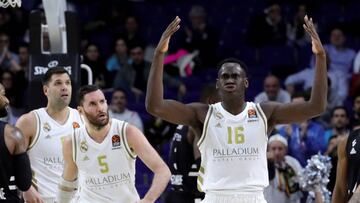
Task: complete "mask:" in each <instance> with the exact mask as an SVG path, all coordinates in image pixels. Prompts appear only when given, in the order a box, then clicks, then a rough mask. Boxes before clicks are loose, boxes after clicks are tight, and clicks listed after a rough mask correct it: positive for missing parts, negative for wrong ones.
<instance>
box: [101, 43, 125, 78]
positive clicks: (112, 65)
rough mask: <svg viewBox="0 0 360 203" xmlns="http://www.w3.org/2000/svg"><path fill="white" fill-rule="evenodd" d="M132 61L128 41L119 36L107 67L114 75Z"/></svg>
mask: <svg viewBox="0 0 360 203" xmlns="http://www.w3.org/2000/svg"><path fill="white" fill-rule="evenodd" d="M130 62H131V60H130V59H129V57H128V48H127V45H126V42H125V40H124V39H123V38H118V39H117V40H116V42H115V53H114V54H113V55H112V56H111V57H110V58H109V59H108V60H107V62H106V68H107V70H108V72H109V73H110V74H111V75H113V74H116V72H117V71H119V70H121V68H123V67H124V66H127V65H129V64H130Z"/></svg>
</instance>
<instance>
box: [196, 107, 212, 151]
mask: <svg viewBox="0 0 360 203" xmlns="http://www.w3.org/2000/svg"><path fill="white" fill-rule="evenodd" d="M212 112H213V107H212V106H209V110H208V112H207V114H206V117H205V122H204V127H203V131H202V134H201V137H200V139H199V141H198V143H197V145H198V147H200V146H201V144H202V143H203V142H204V139H205V137H206V134H207V130H208V125H209V120H210V118H211V115H212Z"/></svg>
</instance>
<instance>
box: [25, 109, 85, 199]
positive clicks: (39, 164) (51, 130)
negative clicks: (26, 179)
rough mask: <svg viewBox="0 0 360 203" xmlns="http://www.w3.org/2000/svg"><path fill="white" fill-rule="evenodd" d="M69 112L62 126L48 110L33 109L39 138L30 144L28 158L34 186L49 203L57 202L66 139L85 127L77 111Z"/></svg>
mask: <svg viewBox="0 0 360 203" xmlns="http://www.w3.org/2000/svg"><path fill="white" fill-rule="evenodd" d="M68 108H69V109H70V111H69V112H70V113H69V117H68V119H67V121H66V122H65V123H64V124H63V125H61V124H59V123H58V122H56V121H55V120H54V119H52V118H51V117H50V116H49V114H48V113H47V112H46V109H45V108H40V109H36V110H34V111H33V112H34V114H35V117H36V121H37V126H36V135H35V137H34V138H33V139H32V141H31V143H30V145H29V151H28V154H29V158H30V162H31V169H32V172H33V185H34V186H35V188H36V189H37V190H38V192H39V193H40V194H41V196H42V197H43V199H44V200H45V201H46V202H54V201H55V197H56V194H57V190H58V184H59V180H60V176H61V175H62V173H63V164H64V161H63V154H62V142H63V139H64V138H65V137H66V136H68V135H70V134H72V133H73V130H74V128H78V127H80V126H81V125H83V121H82V120H81V116H80V114H79V113H78V111H77V110H76V109H72V108H70V107H68Z"/></svg>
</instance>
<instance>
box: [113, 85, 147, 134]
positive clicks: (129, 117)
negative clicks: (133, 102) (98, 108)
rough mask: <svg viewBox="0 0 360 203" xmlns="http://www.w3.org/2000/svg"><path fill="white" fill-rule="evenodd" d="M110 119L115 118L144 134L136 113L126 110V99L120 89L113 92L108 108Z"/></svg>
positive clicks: (141, 123)
mask: <svg viewBox="0 0 360 203" xmlns="http://www.w3.org/2000/svg"><path fill="white" fill-rule="evenodd" d="M109 115H110V118H116V119H119V120H122V121H126V122H129V123H130V124H133V125H135V126H136V127H137V128H138V129H139V130H141V132H144V126H143V122H142V120H141V118H140V116H139V114H138V113H137V112H136V111H131V110H129V109H128V108H127V98H126V94H125V91H124V90H122V89H116V90H114V92H113V94H112V97H111V104H110V108H109Z"/></svg>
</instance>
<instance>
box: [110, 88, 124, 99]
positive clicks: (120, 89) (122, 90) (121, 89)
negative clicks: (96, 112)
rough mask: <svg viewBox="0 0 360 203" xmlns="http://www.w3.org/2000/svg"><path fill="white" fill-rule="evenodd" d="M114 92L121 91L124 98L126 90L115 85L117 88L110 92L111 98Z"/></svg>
mask: <svg viewBox="0 0 360 203" xmlns="http://www.w3.org/2000/svg"><path fill="white" fill-rule="evenodd" d="M115 92H122V93H124V95H125V98H127V92H126V90H125V89H124V88H121V87H117V88H116V89H115V90H114V91H113V92H112V94H111V99H112V97H113V95H114V93H115Z"/></svg>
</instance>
